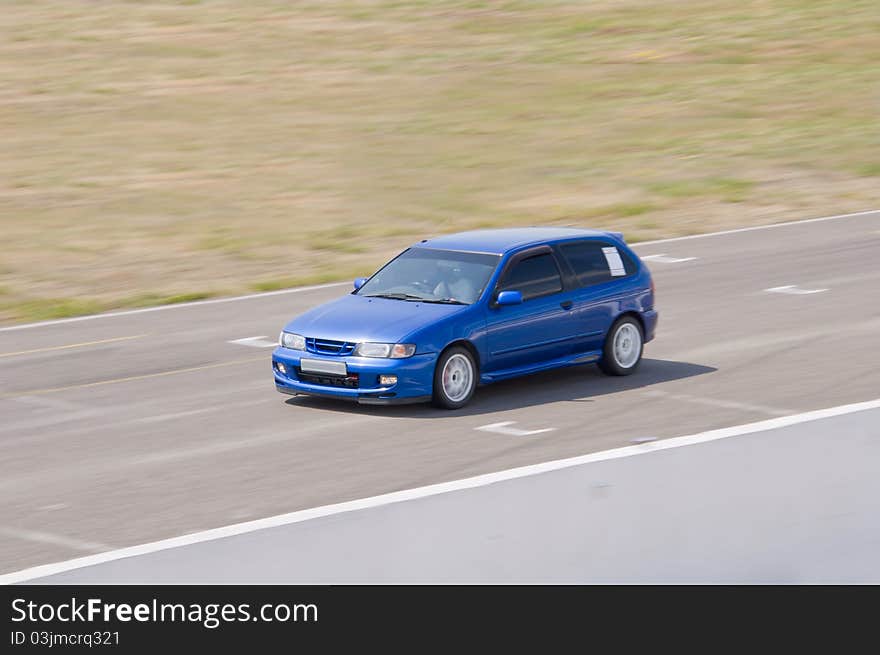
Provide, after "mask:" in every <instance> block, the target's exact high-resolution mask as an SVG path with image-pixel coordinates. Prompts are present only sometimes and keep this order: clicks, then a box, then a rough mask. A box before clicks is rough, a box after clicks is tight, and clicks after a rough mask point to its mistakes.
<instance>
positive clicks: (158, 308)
mask: <svg viewBox="0 0 880 655" xmlns="http://www.w3.org/2000/svg"><path fill="white" fill-rule="evenodd" d="M346 284H351V283H350V282H330V283H329V284H316V285H314V286H310V287H294V288H292V289H279V290H278V291H263V292H261V293H251V294H248V295H246V296H230V297H229V298H209V299H208V300H194V301H193V302H178V303H174V304H172V305H157V306H156V307H143V308H142V309H126V310H124V311H121V312H107V313H105V314H88V315H86V316H73V317H71V318H58V319H55V320H52V321H39V322H37V323H22V324H21V325H10V326H8V327H2V328H0V332H12V331H14V330H26V329H28V328H35V327H44V326H48V325H61V324H63V323H78V322H79V321H91V320H94V319H96V318H113V317H114V316H132V315H133V314H146V313H147V312H161V311H164V310H166V309H180V308H183V307H198V306H200V305H217V304H220V303H224V302H235V301H236V300H250V299H252V298H268V297H269V296H281V295H284V294H288V293H302V292H304V291H317V290H318V289H331V288H333V287H341V286H343V285H346Z"/></svg>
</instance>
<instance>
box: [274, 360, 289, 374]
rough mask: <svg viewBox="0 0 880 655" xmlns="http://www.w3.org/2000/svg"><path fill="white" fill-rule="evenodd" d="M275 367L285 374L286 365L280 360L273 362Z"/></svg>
mask: <svg viewBox="0 0 880 655" xmlns="http://www.w3.org/2000/svg"><path fill="white" fill-rule="evenodd" d="M275 368H277V369H278V372H279V373H281V374H282V375H287V367H286V366H285V365H284V364H282V363H281V362H275Z"/></svg>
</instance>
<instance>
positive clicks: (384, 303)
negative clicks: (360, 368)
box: [284, 294, 468, 343]
mask: <svg viewBox="0 0 880 655" xmlns="http://www.w3.org/2000/svg"><path fill="white" fill-rule="evenodd" d="M467 308H468V306H467V305H443V304H437V303H424V302H409V301H406V300H392V299H390V298H367V297H365V296H358V295H354V294H349V295H347V296H343V297H342V298H338V299H337V300H333V301H331V302H328V303H325V304H323V305H320V306H318V307H315V308H314V309H311V310H309V311H308V312H306V313H305V314H301V315H300V316H298V317H296V318H295V319H293V320H292V321H290V323H288V324H287V325H286V326H284V329H285V331H287V332H295V333H296V334H301V335H303V336H304V337H316V338H318V339H332V340H334V341H350V342H358V343H360V342H362V341H374V342H378V343H399V342H400V341H401V340H402V339H403V338H404V337H406V336H407V335H408V334H411V333H412V332H414V331H415V330H418V329H419V328H423V327H427V326H429V325H431V324H432V323H434V322H436V321H438V320H440V319H442V318H445V317H447V316H451V315H452V314H456V313H458V312H461V311H463V310H466V309H467Z"/></svg>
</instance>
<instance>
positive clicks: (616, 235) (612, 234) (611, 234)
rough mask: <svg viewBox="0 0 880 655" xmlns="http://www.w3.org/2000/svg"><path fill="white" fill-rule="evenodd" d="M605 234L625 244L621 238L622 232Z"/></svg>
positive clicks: (624, 240)
mask: <svg viewBox="0 0 880 655" xmlns="http://www.w3.org/2000/svg"><path fill="white" fill-rule="evenodd" d="M605 234H607V235H608V236H610V237H614V238H615V239H618V240H620V241H623V242H624V243H626V239H624V238H623V232H608V231H606V232H605Z"/></svg>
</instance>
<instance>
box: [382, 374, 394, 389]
mask: <svg viewBox="0 0 880 655" xmlns="http://www.w3.org/2000/svg"><path fill="white" fill-rule="evenodd" d="M379 384H381V385H383V386H385V387H387V386H390V385H392V384H397V376H396V375H380V376H379Z"/></svg>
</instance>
